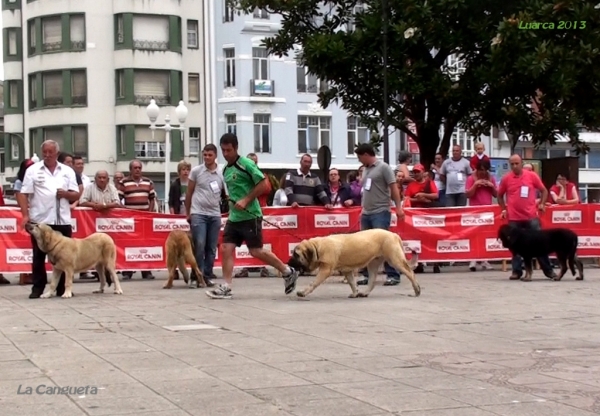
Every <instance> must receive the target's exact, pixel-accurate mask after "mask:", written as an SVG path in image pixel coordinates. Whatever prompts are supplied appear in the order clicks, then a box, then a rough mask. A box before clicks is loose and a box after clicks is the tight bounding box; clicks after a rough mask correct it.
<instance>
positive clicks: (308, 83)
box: [296, 65, 319, 93]
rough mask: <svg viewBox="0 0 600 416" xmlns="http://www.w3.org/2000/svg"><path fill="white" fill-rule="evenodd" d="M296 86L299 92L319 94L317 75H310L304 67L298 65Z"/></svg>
mask: <svg viewBox="0 0 600 416" xmlns="http://www.w3.org/2000/svg"><path fill="white" fill-rule="evenodd" d="M296 84H297V90H298V92H311V93H316V92H318V91H317V89H318V87H319V79H318V78H317V77H316V75H312V74H308V71H307V70H306V68H305V67H304V66H301V65H298V66H297V67H296Z"/></svg>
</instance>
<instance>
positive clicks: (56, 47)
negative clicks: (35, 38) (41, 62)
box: [42, 42, 62, 52]
mask: <svg viewBox="0 0 600 416" xmlns="http://www.w3.org/2000/svg"><path fill="white" fill-rule="evenodd" d="M61 48H62V42H49V43H43V44H42V51H44V52H52V51H60V50H61Z"/></svg>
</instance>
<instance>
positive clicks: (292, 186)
mask: <svg viewBox="0 0 600 416" xmlns="http://www.w3.org/2000/svg"><path fill="white" fill-rule="evenodd" d="M311 167H312V156H311V155H309V154H305V155H302V158H301V159H300V169H296V170H290V171H289V172H288V173H287V175H285V194H286V195H287V198H288V205H291V206H292V207H293V208H296V207H299V206H311V205H318V204H319V202H320V203H321V204H322V205H324V206H325V208H327V209H332V208H333V205H331V201H330V200H329V198H328V197H327V194H326V193H325V188H324V187H323V184H322V183H321V180H320V179H319V177H318V176H313V175H312V174H311V171H310V168H311Z"/></svg>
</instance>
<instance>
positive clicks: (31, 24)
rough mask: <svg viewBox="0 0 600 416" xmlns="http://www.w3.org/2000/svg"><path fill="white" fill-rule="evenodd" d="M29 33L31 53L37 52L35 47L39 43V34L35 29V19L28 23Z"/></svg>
mask: <svg viewBox="0 0 600 416" xmlns="http://www.w3.org/2000/svg"><path fill="white" fill-rule="evenodd" d="M27 29H28V30H27V33H29V54H30V55H31V54H33V53H35V48H36V45H37V35H36V31H35V20H30V21H29V23H27Z"/></svg>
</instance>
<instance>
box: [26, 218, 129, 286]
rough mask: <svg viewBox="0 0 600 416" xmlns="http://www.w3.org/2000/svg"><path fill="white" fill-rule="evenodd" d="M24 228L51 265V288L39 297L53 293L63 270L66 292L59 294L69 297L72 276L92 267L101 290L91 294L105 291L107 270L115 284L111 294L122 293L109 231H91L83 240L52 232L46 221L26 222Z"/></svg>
mask: <svg viewBox="0 0 600 416" xmlns="http://www.w3.org/2000/svg"><path fill="white" fill-rule="evenodd" d="M25 230H26V231H27V232H28V233H29V234H31V235H32V236H33V238H35V241H36V242H37V245H38V247H39V248H40V250H42V251H43V252H44V253H46V254H47V255H48V261H49V262H50V264H52V281H51V283H50V288H49V289H48V290H46V292H45V293H44V294H42V296H40V297H41V298H50V297H52V296H55V295H56V287H57V286H58V282H59V281H60V276H61V274H62V273H63V272H64V273H65V293H64V294H63V295H62V297H63V298H70V297H71V296H72V295H73V292H72V290H73V275H74V274H75V273H79V272H85V271H88V270H90V269H92V268H95V269H96V271H97V272H98V277H99V278H100V289H99V290H95V291H94V293H104V286H105V285H106V274H107V273H108V274H110V276H111V278H112V281H113V283H114V284H115V288H114V293H115V294H116V295H121V294H123V290H122V289H121V284H120V282H119V276H117V272H116V269H117V266H116V261H117V248H116V247H115V242H114V241H113V239H112V238H111V237H110V236H109V235H108V234H104V233H94V234H92V235H90V236H88V237H86V238H83V239H79V238H68V237H65V236H63V235H62V234H61V233H59V232H57V231H54V230H53V229H52V228H50V226H48V225H47V224H33V223H27V224H26V225H25ZM106 272H107V273H106ZM109 286H110V285H109Z"/></svg>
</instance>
